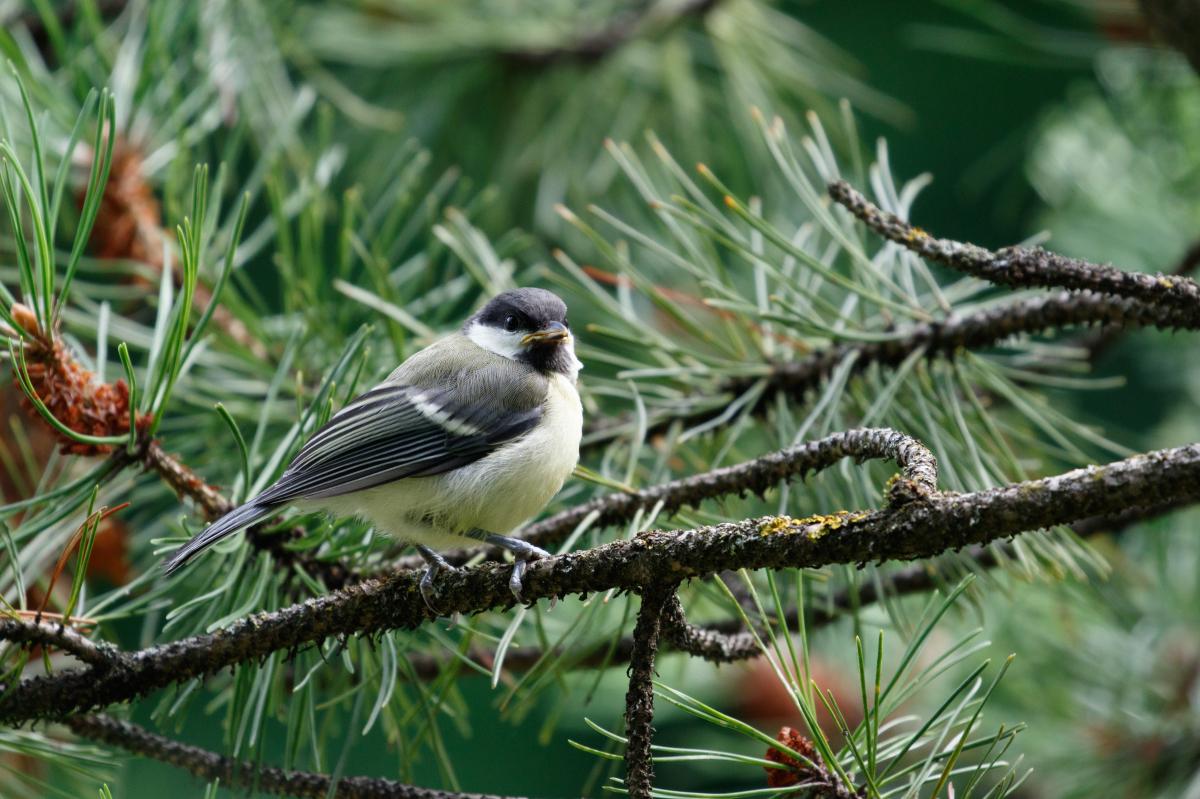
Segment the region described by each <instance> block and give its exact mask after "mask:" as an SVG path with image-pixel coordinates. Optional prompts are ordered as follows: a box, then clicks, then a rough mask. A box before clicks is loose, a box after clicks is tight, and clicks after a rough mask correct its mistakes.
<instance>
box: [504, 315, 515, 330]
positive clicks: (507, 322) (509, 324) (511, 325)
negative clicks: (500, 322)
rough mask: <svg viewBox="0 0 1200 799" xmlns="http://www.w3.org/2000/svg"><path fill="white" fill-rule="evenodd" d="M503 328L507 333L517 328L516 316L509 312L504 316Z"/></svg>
mask: <svg viewBox="0 0 1200 799" xmlns="http://www.w3.org/2000/svg"><path fill="white" fill-rule="evenodd" d="M504 329H505V330H507V331H508V332H509V333H511V332H513V331H514V330H516V329H517V317H515V316H513V315H512V314H509V315H508V316H506V317H504Z"/></svg>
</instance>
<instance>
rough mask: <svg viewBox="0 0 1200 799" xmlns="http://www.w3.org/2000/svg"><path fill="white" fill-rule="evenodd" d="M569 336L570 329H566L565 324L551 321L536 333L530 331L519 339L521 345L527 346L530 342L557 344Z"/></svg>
mask: <svg viewBox="0 0 1200 799" xmlns="http://www.w3.org/2000/svg"><path fill="white" fill-rule="evenodd" d="M570 337H571V331H570V330H567V326H566V325H564V324H563V323H562V322H551V323H550V324H549V325H547V326H546V327H545V328H544V329H542V330H539V331H537V332H536V333H530V334H529V335H528V336H526V337H525V338H523V339H521V345H522V346H525V347H528V346H530V345H531V344H558V343H560V342H563V341H566V340H567V339H569V338H570Z"/></svg>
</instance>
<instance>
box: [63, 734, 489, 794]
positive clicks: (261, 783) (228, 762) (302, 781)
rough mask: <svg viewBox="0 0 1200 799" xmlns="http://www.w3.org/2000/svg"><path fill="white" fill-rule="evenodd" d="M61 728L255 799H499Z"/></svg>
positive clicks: (163, 740) (161, 740) (166, 741)
mask: <svg viewBox="0 0 1200 799" xmlns="http://www.w3.org/2000/svg"><path fill="white" fill-rule="evenodd" d="M66 724H67V726H68V727H70V728H71V730H72V731H73V732H74V733H75V734H76V735H79V736H82V737H84V738H88V739H90V740H93V741H97V742H99V743H103V744H106V745H108V746H113V747H117V748H120V749H124V750H125V751H127V752H131V753H132V754H135V755H141V756H142V757H148V758H151V759H154V760H158V761H161V762H163V763H167V764H169V765H172V766H175V767H176V768H180V769H183V770H184V771H186V772H188V773H190V774H193V775H195V776H197V777H199V778H200V779H202V780H206V781H212V780H220V781H221V784H222V785H224V786H226V787H229V788H247V789H252V790H254V791H255V792H258V793H268V794H275V795H277V796H294V797H300V798H301V799H326V797H330V796H332V797H336V798H337V799H501V797H494V796H486V795H484V794H477V793H453V792H450V791H438V790H433V789H431V788H420V787H417V786H415V785H405V784H404V783H401V782H396V781H395V780H388V779H382V778H379V777H341V778H339V779H338V780H337V785H336V786H334V785H333V778H332V777H330V776H329V775H328V774H316V773H313V772H309V771H285V770H284V769H281V768H273V767H270V766H260V765H257V764H255V763H250V762H248V761H237V760H233V759H231V758H228V757H225V756H224V755H219V754H217V753H216V752H210V751H209V750H207V749H201V748H200V747H198V746H191V745H190V744H185V743H181V742H179V741H175V740H172V739H170V738H167V737H165V736H162V735H158V734H156V733H152V732H150V731H149V730H146V729H145V728H143V727H139V726H138V725H136V724H131V723H130V722H127V721H120V720H119V719H115V718H112V717H111V716H105V715H93V716H75V717H74V718H71V719H68V720H67V722H66ZM331 789H332V792H331Z"/></svg>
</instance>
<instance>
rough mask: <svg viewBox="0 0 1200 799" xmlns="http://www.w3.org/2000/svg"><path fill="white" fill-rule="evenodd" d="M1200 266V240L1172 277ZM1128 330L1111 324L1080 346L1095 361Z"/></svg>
mask: <svg viewBox="0 0 1200 799" xmlns="http://www.w3.org/2000/svg"><path fill="white" fill-rule="evenodd" d="M1197 267H1200V241H1194V242H1192V244H1191V246H1189V247H1188V248H1187V250H1186V251H1185V252H1184V253H1183V255H1182V256H1181V257H1180V259H1179V260H1178V261H1177V262H1176V264H1175V268H1173V269H1172V270H1171V273H1170V274H1171V277H1187V276H1189V275H1191V273H1192V272H1194V271H1195V270H1196V268H1197ZM1127 332H1128V330H1127V329H1126V328H1124V327H1122V326H1120V325H1110V326H1107V327H1104V328H1101V329H1100V330H1097V331H1096V332H1095V333H1092V334H1091V335H1089V336H1087V337H1086V338H1085V339H1083V340H1082V341H1081V342H1080V346H1082V347H1083V348H1084V349H1086V350H1087V357H1088V360H1090V361H1093V362H1095V361H1096V360H1097V359H1099V358H1100V357H1101V356H1102V355H1104V353H1105V352H1107V351H1108V350H1109V348H1110V347H1112V345H1113V344H1115V343H1116V342H1117V340H1118V339H1119V338H1121V336H1123V335H1125V333H1127Z"/></svg>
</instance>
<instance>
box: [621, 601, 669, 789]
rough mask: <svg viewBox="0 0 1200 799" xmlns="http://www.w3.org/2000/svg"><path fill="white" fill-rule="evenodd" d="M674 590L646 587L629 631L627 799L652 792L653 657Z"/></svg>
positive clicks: (626, 755)
mask: <svg viewBox="0 0 1200 799" xmlns="http://www.w3.org/2000/svg"><path fill="white" fill-rule="evenodd" d="M676 587H677V584H676V583H670V584H665V585H660V584H654V585H651V586H649V587H648V588H646V589H645V590H644V591H643V592H642V607H641V609H640V610H638V617H637V624H636V625H634V628H633V652H632V654H631V655H630V658H629V690H628V691H627V692H626V693H625V736H626V738H627V739H628V740H627V743H626V746H625V788H626V790H628V791H629V797H630V799H650V794H651V791H653V790H654V755H653V753H652V752H651V746H652V744H653V743H654V726H653V724H654V658H655V656H656V655H657V654H658V637H659V628H660V627H661V625H662V620H663V609H664V607H666V606H667V605H669V604H671V603H672V602H674V604H675V605H676V606H678V601H677V600H675V589H676Z"/></svg>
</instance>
